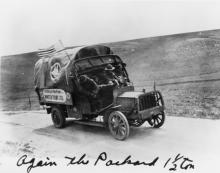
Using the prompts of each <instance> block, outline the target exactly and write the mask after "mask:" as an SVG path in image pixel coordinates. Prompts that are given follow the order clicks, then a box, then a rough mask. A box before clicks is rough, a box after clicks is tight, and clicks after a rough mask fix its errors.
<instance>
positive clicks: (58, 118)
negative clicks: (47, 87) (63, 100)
mask: <svg viewBox="0 0 220 173" xmlns="http://www.w3.org/2000/svg"><path fill="white" fill-rule="evenodd" d="M51 118H52V121H53V124H54V126H55V127H56V128H63V127H64V126H65V122H66V119H65V113H64V111H63V109H62V108H60V107H52V109H51Z"/></svg>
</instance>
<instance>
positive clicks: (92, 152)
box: [0, 111, 220, 172]
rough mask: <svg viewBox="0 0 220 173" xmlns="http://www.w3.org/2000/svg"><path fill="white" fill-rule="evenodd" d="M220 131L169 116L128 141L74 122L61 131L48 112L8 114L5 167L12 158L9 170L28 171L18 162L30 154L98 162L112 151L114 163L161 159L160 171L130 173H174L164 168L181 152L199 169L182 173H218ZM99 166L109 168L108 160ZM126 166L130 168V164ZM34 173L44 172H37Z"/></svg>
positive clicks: (2, 127) (0, 139) (3, 130)
mask: <svg viewBox="0 0 220 173" xmlns="http://www.w3.org/2000/svg"><path fill="white" fill-rule="evenodd" d="M219 131H220V120H207V119H194V118H181V117H169V116H168V117H167V119H166V122H165V124H164V126H163V127H162V128H160V129H153V128H151V127H150V126H149V125H148V124H147V123H146V124H144V125H142V126H141V127H139V128H131V133H130V136H129V138H128V139H127V140H126V141H117V140H115V139H113V138H112V136H111V135H110V133H109V131H108V130H107V129H104V128H99V127H91V126H85V125H84V126H83V125H79V124H76V123H74V122H73V121H72V120H69V121H68V122H67V126H66V128H64V129H55V128H54V127H53V126H52V122H51V119H50V116H49V115H47V114H45V113H44V111H43V112H17V113H8V114H7V115H4V114H2V115H1V119H0V150H1V151H0V153H1V156H0V169H3V168H4V169H6V165H8V164H9V163H4V162H6V161H7V159H6V158H8V157H10V158H12V160H13V162H10V164H11V166H10V167H8V166H7V169H12V168H13V169H16V172H17V171H21V172H26V167H25V166H24V167H23V168H20V167H19V168H18V167H16V160H17V159H18V158H19V157H21V156H22V155H23V154H27V155H28V157H29V158H32V157H35V158H46V157H50V158H56V159H61V160H63V159H64V157H65V156H72V157H73V156H76V157H78V158H80V157H81V156H82V155H83V154H84V153H85V154H86V158H87V159H89V160H96V159H97V157H98V155H99V154H100V153H102V152H106V153H107V156H108V159H113V160H119V161H123V159H125V158H126V157H127V156H128V155H131V158H132V159H133V160H134V161H136V160H139V161H148V162H149V161H152V160H153V159H154V158H156V157H159V160H158V164H157V165H156V166H155V167H150V168H145V167H143V166H132V167H131V168H129V171H132V170H134V171H135V170H137V169H143V170H146V171H149V170H150V171H151V172H152V171H153V172H157V171H161V170H162V171H163V172H164V171H165V170H166V171H167V172H169V171H168V170H169V168H171V167H172V164H171V161H170V162H169V163H168V164H167V167H165V168H163V166H164V164H165V162H166V161H167V160H168V159H169V158H170V157H171V160H172V159H175V157H176V155H177V154H179V153H180V154H181V156H182V155H183V156H184V157H188V158H189V159H191V160H193V164H194V166H195V169H194V170H191V171H190V170H188V171H187V170H181V169H180V168H179V167H177V172H182V171H184V172H207V171H208V170H209V171H210V170H212V171H213V172H217V170H218V169H217V168H218V167H217V166H218V161H219V158H218V157H219V154H220V147H219V146H220V138H219V137H218V136H219V134H218V133H219ZM180 163H181V160H179V161H178V166H179V165H180ZM4 166H5V167H4ZM98 166H104V161H103V162H100V163H99V165H98ZM75 168H76V167H75ZM120 168H121V169H122V168H123V169H124V168H126V166H125V167H123V166H121V167H120ZM56 169H57V168H56ZM112 169H116V168H114V167H113V168H112ZM117 169H119V168H117ZM51 170H53V168H51ZM68 170H69V171H70V172H71V170H72V169H70V168H69V169H67V172H68ZM108 170H109V169H108ZM8 171H9V172H11V171H10V170H8ZM32 171H33V172H38V171H39V170H38V169H37V168H36V169H35V170H32ZM32 171H31V172H32ZM43 171H44V170H43ZM1 172H2V171H1ZM4 172H7V171H6V170H4ZM171 172H172V171H171Z"/></svg>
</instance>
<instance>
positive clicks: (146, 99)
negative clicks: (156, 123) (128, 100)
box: [139, 94, 157, 111]
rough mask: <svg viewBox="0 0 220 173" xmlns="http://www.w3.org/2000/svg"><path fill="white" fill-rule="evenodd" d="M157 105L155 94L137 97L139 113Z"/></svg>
mask: <svg viewBox="0 0 220 173" xmlns="http://www.w3.org/2000/svg"><path fill="white" fill-rule="evenodd" d="M156 105H157V101H156V97H155V94H148V95H142V96H140V97H139V106H140V107H139V108H140V111H142V110H145V109H149V108H153V107H155V106H156Z"/></svg>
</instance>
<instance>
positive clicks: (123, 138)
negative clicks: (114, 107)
mask: <svg viewBox="0 0 220 173" xmlns="http://www.w3.org/2000/svg"><path fill="white" fill-rule="evenodd" d="M114 115H116V116H118V117H120V119H121V120H122V121H123V124H124V126H125V134H124V135H123V136H118V135H116V134H115V132H114V130H113V128H112V126H111V120H112V118H113V117H114ZM108 128H109V131H110V133H111V134H112V136H113V137H114V138H115V139H117V140H120V141H123V140H125V139H127V138H128V136H129V133H130V127H129V124H128V120H127V118H126V117H125V115H124V114H123V113H122V112H120V111H113V112H111V113H110V115H109V117H108Z"/></svg>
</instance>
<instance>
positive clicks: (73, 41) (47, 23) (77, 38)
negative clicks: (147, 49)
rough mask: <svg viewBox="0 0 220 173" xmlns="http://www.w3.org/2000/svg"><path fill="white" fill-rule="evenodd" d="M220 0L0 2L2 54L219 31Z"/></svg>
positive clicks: (16, 0)
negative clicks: (52, 47)
mask: <svg viewBox="0 0 220 173" xmlns="http://www.w3.org/2000/svg"><path fill="white" fill-rule="evenodd" d="M219 16H220V2H219V1H210V0H206V1H202V0H176V1H170V0H136V1H135V0H81V1H79V0H0V21H1V22H0V56H3V55H11V54H19V53H25V52H31V51H36V50H38V49H39V48H47V47H49V46H51V45H53V44H54V43H56V42H58V40H61V41H62V42H63V44H64V46H77V45H88V44H97V43H103V42H115V41H122V40H129V39H137V38H143V37H151V36H161V35H169V34H175V33H183V32H192V31H202V30H210V29H220V20H219Z"/></svg>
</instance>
